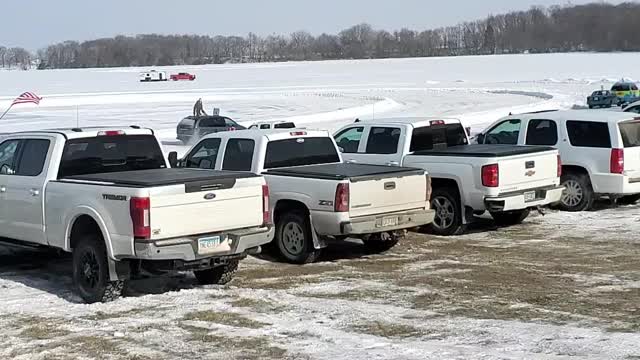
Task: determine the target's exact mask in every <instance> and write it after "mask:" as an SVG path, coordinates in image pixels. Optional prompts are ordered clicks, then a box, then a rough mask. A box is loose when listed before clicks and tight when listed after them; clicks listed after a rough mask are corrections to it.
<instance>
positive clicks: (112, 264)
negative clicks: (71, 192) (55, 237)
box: [64, 205, 124, 281]
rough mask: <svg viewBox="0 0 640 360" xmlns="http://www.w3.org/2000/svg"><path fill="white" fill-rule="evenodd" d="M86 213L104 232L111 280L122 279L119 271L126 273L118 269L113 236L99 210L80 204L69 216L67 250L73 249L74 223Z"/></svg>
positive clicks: (66, 239)
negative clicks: (72, 229)
mask: <svg viewBox="0 0 640 360" xmlns="http://www.w3.org/2000/svg"><path fill="white" fill-rule="evenodd" d="M85 215H86V216H89V217H91V218H92V219H93V221H95V222H96V224H98V227H99V228H100V232H101V233H102V234H101V235H102V239H103V240H104V242H105V248H106V249H107V264H108V266H109V280H111V281H117V280H122V276H119V275H118V273H124V272H123V271H122V270H120V271H118V264H117V263H116V261H115V259H114V258H113V244H112V242H111V236H110V235H109V231H107V226H106V224H105V222H104V220H103V219H102V217H101V216H100V214H98V212H97V211H95V209H93V208H91V207H89V206H85V205H83V206H78V207H77V208H75V209H74V212H73V214H72V215H71V216H69V217H68V218H69V219H70V220H69V221H67V222H66V224H67V229H66V231H65V240H64V241H65V245H64V246H65V250H67V251H68V250H71V228H72V226H73V224H74V223H75V221H76V220H77V219H78V218H79V217H80V216H85Z"/></svg>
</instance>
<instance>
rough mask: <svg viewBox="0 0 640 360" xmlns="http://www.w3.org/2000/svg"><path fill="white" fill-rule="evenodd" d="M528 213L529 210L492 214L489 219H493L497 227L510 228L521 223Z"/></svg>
mask: <svg viewBox="0 0 640 360" xmlns="http://www.w3.org/2000/svg"><path fill="white" fill-rule="evenodd" d="M529 213H530V211H529V209H524V210H514V211H502V212H492V213H491V217H493V220H495V222H496V224H497V225H500V226H510V225H517V224H520V223H522V222H523V221H524V219H526V218H527V217H528V216H529Z"/></svg>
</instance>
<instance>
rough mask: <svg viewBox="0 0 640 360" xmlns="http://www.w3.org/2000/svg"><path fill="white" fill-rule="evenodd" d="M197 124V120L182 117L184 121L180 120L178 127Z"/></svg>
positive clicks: (188, 126) (190, 126)
mask: <svg viewBox="0 0 640 360" xmlns="http://www.w3.org/2000/svg"><path fill="white" fill-rule="evenodd" d="M195 124H196V121H195V120H194V119H182V121H180V124H178V127H181V128H193V126H194V125H195Z"/></svg>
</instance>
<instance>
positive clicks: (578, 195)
mask: <svg viewBox="0 0 640 360" xmlns="http://www.w3.org/2000/svg"><path fill="white" fill-rule="evenodd" d="M560 182H561V184H562V186H564V187H565V190H564V192H563V193H562V199H560V209H562V210H564V211H573V212H576V211H584V210H590V209H591V207H592V206H593V202H594V201H595V195H594V193H593V189H592V188H591V182H590V181H589V176H588V175H585V174H576V173H567V174H566V175H565V174H563V175H562V178H561V181H560Z"/></svg>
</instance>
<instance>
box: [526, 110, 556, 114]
mask: <svg viewBox="0 0 640 360" xmlns="http://www.w3.org/2000/svg"><path fill="white" fill-rule="evenodd" d="M554 111H559V110H558V109H549V110H538V111H529V112H526V113H523V114H544V113H548V112H554Z"/></svg>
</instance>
